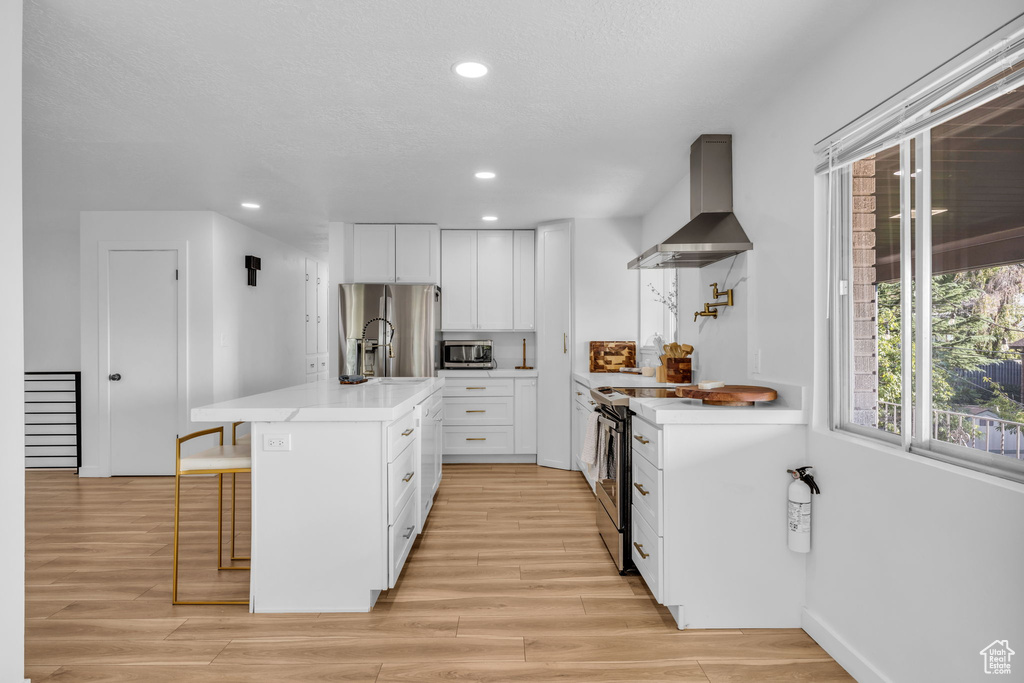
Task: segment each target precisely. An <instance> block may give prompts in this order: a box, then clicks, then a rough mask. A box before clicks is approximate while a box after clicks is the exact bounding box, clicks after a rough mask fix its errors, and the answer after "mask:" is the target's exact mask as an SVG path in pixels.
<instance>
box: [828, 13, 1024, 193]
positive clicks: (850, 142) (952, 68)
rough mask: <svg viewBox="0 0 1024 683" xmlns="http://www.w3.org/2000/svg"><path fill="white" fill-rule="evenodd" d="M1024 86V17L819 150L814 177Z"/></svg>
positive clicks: (987, 38)
mask: <svg viewBox="0 0 1024 683" xmlns="http://www.w3.org/2000/svg"><path fill="white" fill-rule="evenodd" d="M1022 86H1024V14H1022V15H1020V16H1018V17H1017V18H1016V19H1014V20H1013V21H1011V22H1010V23H1008V24H1006V25H1005V26H1003V27H1002V28H1001V29H999V30H997V31H995V32H994V33H992V34H991V35H989V36H988V37H986V38H985V39H984V40H982V41H980V42H979V43H978V44H977V45H975V46H974V47H972V48H970V49H968V50H966V51H965V52H963V53H962V54H960V55H959V56H958V57H956V58H954V59H953V60H951V61H949V62H947V63H946V64H945V65H943V66H942V67H940V68H939V69H936V70H935V71H933V72H932V73H931V74H929V75H928V76H925V77H924V78H922V79H921V80H919V81H917V82H916V83H914V84H913V85H911V86H910V87H908V88H906V89H904V90H903V91H902V92H900V93H899V94H897V95H895V96H894V97H891V98H890V99H888V100H887V101H885V102H883V103H882V104H881V105H879V106H878V107H875V108H874V109H872V110H871V111H869V112H868V113H867V114H864V115H863V116H861V117H860V118H858V119H857V120H856V121H853V122H852V123H850V124H848V125H846V126H844V127H843V128H841V129H839V130H838V131H836V132H835V133H833V134H832V135H830V136H828V137H827V138H825V139H824V140H822V141H821V142H819V143H818V144H817V145H815V148H814V152H815V155H816V157H817V165H816V167H815V172H816V173H826V172H828V171H829V170H830V169H834V168H838V167H841V166H846V165H848V164H852V163H853V162H854V161H857V160H858V159H862V158H864V157H866V156H869V155H871V154H874V153H876V152H879V151H881V150H883V149H886V148H887V147H891V146H893V145H895V144H898V143H899V142H901V141H902V140H906V139H908V138H912V137H914V136H915V135H917V134H919V133H921V132H923V131H926V130H929V129H931V128H933V127H935V126H937V125H940V124H942V123H945V122H946V121H949V120H950V119H953V118H955V117H957V116H959V115H960V114H962V113H963V112H965V111H967V110H969V109H973V108H974V107H977V106H979V105H981V104H984V103H985V102H988V101H990V100H993V99H995V98H997V97H999V96H1001V95H1003V94H1005V93H1006V92H1008V91H1010V90H1014V89H1016V88H1018V87H1022ZM958 98H959V99H958Z"/></svg>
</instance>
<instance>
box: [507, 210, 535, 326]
mask: <svg viewBox="0 0 1024 683" xmlns="http://www.w3.org/2000/svg"><path fill="white" fill-rule="evenodd" d="M512 239H513V246H512V286H513V288H514V290H515V291H514V292H513V296H512V307H513V308H512V327H514V328H515V329H517V330H532V329H534V327H535V315H534V297H535V295H536V288H537V277H536V272H535V271H536V248H537V247H536V240H535V233H534V232H533V230H516V231H514V232H513V236H512Z"/></svg>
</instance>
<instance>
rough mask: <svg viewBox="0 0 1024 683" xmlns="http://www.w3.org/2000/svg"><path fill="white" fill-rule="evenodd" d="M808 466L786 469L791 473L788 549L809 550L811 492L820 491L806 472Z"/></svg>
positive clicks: (805, 551) (807, 551) (799, 551)
mask: <svg viewBox="0 0 1024 683" xmlns="http://www.w3.org/2000/svg"><path fill="white" fill-rule="evenodd" d="M809 469H812V468H811V467H810V466H807V467H797V468H796V469H795V470H786V471H787V472H789V473H790V474H791V475H793V481H792V482H790V484H789V515H788V516H789V524H788V526H789V549H790V550H792V551H794V552H798V553H809V552H811V494H813V493H821V489H819V488H818V485H817V484H816V483H815V482H814V477H812V476H811V475H809V474H807V470H809Z"/></svg>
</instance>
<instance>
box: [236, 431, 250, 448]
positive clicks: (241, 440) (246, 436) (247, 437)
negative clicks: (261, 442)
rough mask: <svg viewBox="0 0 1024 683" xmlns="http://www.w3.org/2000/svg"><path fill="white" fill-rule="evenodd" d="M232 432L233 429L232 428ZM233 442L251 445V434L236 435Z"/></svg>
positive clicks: (240, 444)
mask: <svg viewBox="0 0 1024 683" xmlns="http://www.w3.org/2000/svg"><path fill="white" fill-rule="evenodd" d="M232 432H234V430H232ZM235 443H236V444H238V445H239V446H251V445H252V434H243V435H242V436H239V437H236V439H235Z"/></svg>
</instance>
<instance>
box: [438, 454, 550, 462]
mask: <svg viewBox="0 0 1024 683" xmlns="http://www.w3.org/2000/svg"><path fill="white" fill-rule="evenodd" d="M441 462H442V463H443V464H445V465H463V464H476V465H499V464H510V465H522V464H529V465H535V464H537V454H536V453H486V454H479V455H474V454H472V453H449V454H447V455H442V456H441Z"/></svg>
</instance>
